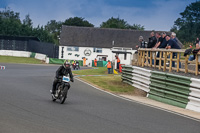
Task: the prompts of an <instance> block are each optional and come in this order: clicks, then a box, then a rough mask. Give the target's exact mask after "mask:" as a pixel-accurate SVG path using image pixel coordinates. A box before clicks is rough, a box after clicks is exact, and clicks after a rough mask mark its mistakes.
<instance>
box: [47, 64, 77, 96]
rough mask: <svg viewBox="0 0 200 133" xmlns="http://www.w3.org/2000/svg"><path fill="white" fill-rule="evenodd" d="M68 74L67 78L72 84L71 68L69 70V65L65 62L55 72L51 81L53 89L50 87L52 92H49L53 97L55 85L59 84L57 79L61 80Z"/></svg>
mask: <svg viewBox="0 0 200 133" xmlns="http://www.w3.org/2000/svg"><path fill="white" fill-rule="evenodd" d="M68 74H69V77H70V81H72V82H74V79H73V75H72V71H71V68H70V63H69V62H65V63H64V64H63V65H62V66H60V67H59V68H58V70H57V71H56V77H55V79H54V81H53V87H52V92H51V93H52V94H53V95H54V94H55V93H56V85H57V83H58V82H59V79H61V78H62V76H67V75H68ZM69 88H70V86H69Z"/></svg>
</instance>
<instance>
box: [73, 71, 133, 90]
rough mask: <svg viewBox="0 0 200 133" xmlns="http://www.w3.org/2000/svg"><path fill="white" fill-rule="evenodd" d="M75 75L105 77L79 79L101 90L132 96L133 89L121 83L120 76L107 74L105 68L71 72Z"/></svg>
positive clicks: (83, 77)
mask: <svg viewBox="0 0 200 133" xmlns="http://www.w3.org/2000/svg"><path fill="white" fill-rule="evenodd" d="M73 74H76V75H105V76H82V77H79V78H80V79H82V80H84V81H86V82H88V83H91V84H93V85H95V86H97V87H99V88H101V89H103V90H106V91H109V92H113V93H120V94H121V93H123V94H134V87H133V86H131V85H129V84H126V83H123V82H122V80H121V76H120V75H119V76H116V75H114V74H107V68H105V67H99V68H98V69H87V70H80V71H73Z"/></svg>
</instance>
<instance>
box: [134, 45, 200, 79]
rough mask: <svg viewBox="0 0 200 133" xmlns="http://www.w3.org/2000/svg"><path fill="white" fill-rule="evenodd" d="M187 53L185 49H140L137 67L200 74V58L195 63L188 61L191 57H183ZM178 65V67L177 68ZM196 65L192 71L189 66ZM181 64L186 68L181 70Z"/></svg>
mask: <svg viewBox="0 0 200 133" xmlns="http://www.w3.org/2000/svg"><path fill="white" fill-rule="evenodd" d="M184 52H185V49H169V50H167V49H144V48H140V49H138V54H139V55H138V63H137V66H141V67H144V66H148V67H153V68H158V69H159V70H161V69H162V70H163V71H166V70H169V72H171V71H172V70H175V71H177V72H179V71H181V72H185V73H195V75H198V74H200V72H199V70H198V67H199V65H200V61H199V60H200V57H198V56H199V55H198V56H196V59H195V61H188V59H189V55H187V56H186V57H184V56H181V55H183V53H184ZM175 63H176V66H175ZM189 63H190V64H195V68H193V69H190V68H189V67H188V64H189ZM181 64H182V65H183V64H184V66H185V68H184V69H183V68H181Z"/></svg>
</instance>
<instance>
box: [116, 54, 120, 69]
mask: <svg viewBox="0 0 200 133" xmlns="http://www.w3.org/2000/svg"><path fill="white" fill-rule="evenodd" d="M116 58H117V69H118V70H119V64H120V59H119V57H118V56H116Z"/></svg>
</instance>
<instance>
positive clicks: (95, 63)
mask: <svg viewBox="0 0 200 133" xmlns="http://www.w3.org/2000/svg"><path fill="white" fill-rule="evenodd" d="M94 66H95V67H97V59H96V58H95V59H94Z"/></svg>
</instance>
